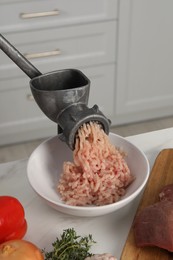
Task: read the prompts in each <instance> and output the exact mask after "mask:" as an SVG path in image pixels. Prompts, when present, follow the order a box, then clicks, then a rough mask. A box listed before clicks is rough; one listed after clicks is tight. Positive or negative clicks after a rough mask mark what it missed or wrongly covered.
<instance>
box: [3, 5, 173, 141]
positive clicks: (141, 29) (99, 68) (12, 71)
mask: <svg viewBox="0 0 173 260" xmlns="http://www.w3.org/2000/svg"><path fill="white" fill-rule="evenodd" d="M172 10H173V1H171V0H109V1H107V0H88V1H85V0H73V1H68V0H1V1H0V32H1V33H2V34H4V35H5V36H6V37H7V38H8V39H9V40H10V41H11V42H12V43H13V44H14V45H15V46H16V47H17V48H18V49H19V50H20V51H21V52H22V53H23V54H24V55H25V56H26V57H27V58H28V59H29V60H30V61H31V62H32V63H33V64H34V65H35V66H36V67H37V68H38V69H39V70H40V71H41V72H43V73H44V72H48V71H53V70H58V69H65V68H77V69H80V70H82V71H83V72H84V73H85V74H86V76H87V77H88V78H89V79H90V80H91V88H90V96H89V107H91V106H93V105H94V104H98V106H99V107H100V110H101V111H102V112H103V113H104V114H105V115H106V116H107V117H108V118H109V119H111V121H112V125H119V124H127V123H131V122H138V121H141V120H148V119H153V118H157V117H164V116H169V115H172V112H173V73H172V60H173V47H172V46H173V34H172V28H173V16H172ZM56 129H57V126H56V124H55V123H54V122H51V121H50V120H49V119H48V118H47V117H46V116H45V115H44V114H43V113H42V112H41V111H40V109H39V108H38V106H37V104H36V103H35V102H34V101H33V98H32V95H31V92H30V88H29V78H28V77H27V76H26V75H24V73H23V72H21V70H20V69H19V68H17V66H16V65H15V64H13V62H12V61H11V60H9V58H8V57H6V55H5V54H4V53H2V52H0V145H3V144H7V143H14V142H20V141H26V140H30V139H36V138H42V137H48V136H51V135H54V134H56V131H57V130H56Z"/></svg>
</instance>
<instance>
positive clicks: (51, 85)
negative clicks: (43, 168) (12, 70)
mask: <svg viewBox="0 0 173 260" xmlns="http://www.w3.org/2000/svg"><path fill="white" fill-rule="evenodd" d="M0 48H1V49H2V51H4V52H5V54H6V55H7V56H8V57H9V58H10V59H12V60H13V61H14V62H15V63H16V64H17V66H18V67H19V68H20V69H21V70H23V71H24V72H25V74H27V75H28V76H29V77H30V78H31V80H30V87H31V91H32V94H33V96H34V99H35V101H36V102H37V104H38V106H39V107H40V109H41V110H42V111H43V112H44V113H45V115H46V116H47V117H48V118H50V119H51V120H52V121H54V122H56V123H57V124H58V126H59V129H60V132H61V134H60V135H59V137H60V138H61V140H63V141H65V142H66V143H67V144H68V146H69V147H70V148H71V149H74V143H75V135H76V133H77V131H78V129H79V127H80V126H81V125H82V124H84V123H86V122H89V121H97V122H98V123H99V124H101V126H102V127H103V129H104V131H105V132H106V133H107V134H108V133H109V125H110V120H108V119H107V118H106V117H105V116H104V115H103V113H102V112H101V111H100V110H99V108H98V106H97V105H95V106H93V107H92V108H88V107H87V103H88V98H89V88H90V80H89V79H88V78H87V77H86V76H85V75H84V74H83V73H82V72H81V71H79V70H76V69H65V70H57V71H53V72H49V73H45V74H42V73H41V72H40V71H39V70H38V69H37V68H35V67H34V66H33V64H31V63H30V62H29V61H28V60H27V59H26V58H25V57H24V56H23V55H22V54H21V53H20V52H19V51H18V50H17V49H16V48H15V47H14V46H13V45H12V44H11V43H9V42H8V41H7V40H6V39H5V38H4V37H3V36H2V35H1V34H0Z"/></svg>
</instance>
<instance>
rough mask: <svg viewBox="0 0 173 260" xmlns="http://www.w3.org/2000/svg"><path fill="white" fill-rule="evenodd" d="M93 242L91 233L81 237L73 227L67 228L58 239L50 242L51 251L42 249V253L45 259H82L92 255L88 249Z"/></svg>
mask: <svg viewBox="0 0 173 260" xmlns="http://www.w3.org/2000/svg"><path fill="white" fill-rule="evenodd" d="M94 243H95V241H94V240H93V239H92V235H88V236H85V237H81V236H78V235H77V234H76V231H75V230H74V229H73V228H69V229H65V230H64V231H63V234H62V235H61V238H60V239H58V238H56V241H55V242H54V243H52V246H53V250H52V251H51V252H46V251H45V249H44V250H43V253H44V256H45V260H84V259H85V258H86V257H88V256H92V255H93V254H91V253H90V252H89V250H90V248H91V246H92V245H93V244H94Z"/></svg>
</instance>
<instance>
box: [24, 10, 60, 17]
mask: <svg viewBox="0 0 173 260" xmlns="http://www.w3.org/2000/svg"><path fill="white" fill-rule="evenodd" d="M59 13H60V12H59V10H58V9H54V10H53V11H47V12H37V13H20V15H19V16H20V18H21V19H30V18H39V17H45V16H54V15H59Z"/></svg>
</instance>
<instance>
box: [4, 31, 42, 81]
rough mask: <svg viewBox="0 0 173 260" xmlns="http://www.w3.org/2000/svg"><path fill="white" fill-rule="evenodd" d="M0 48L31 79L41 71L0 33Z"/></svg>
mask: <svg viewBox="0 0 173 260" xmlns="http://www.w3.org/2000/svg"><path fill="white" fill-rule="evenodd" d="M0 49H1V50H2V51H3V52H4V53H5V54H6V55H7V56H8V57H9V58H10V59H11V60H12V61H13V62H14V63H15V64H16V65H17V66H18V67H19V68H20V69H21V70H22V71H23V72H24V73H25V74H26V75H27V76H28V77H29V78H31V79H33V78H34V77H37V76H40V75H41V72H40V71H39V70H38V69H37V68H35V67H34V65H33V64H32V63H30V61H29V60H27V59H26V58H25V57H24V56H23V55H22V54H21V53H20V52H19V51H18V50H17V49H16V48H15V47H14V46H13V45H12V44H11V43H10V42H9V41H7V39H6V38H5V37H4V36H2V34H0Z"/></svg>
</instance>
